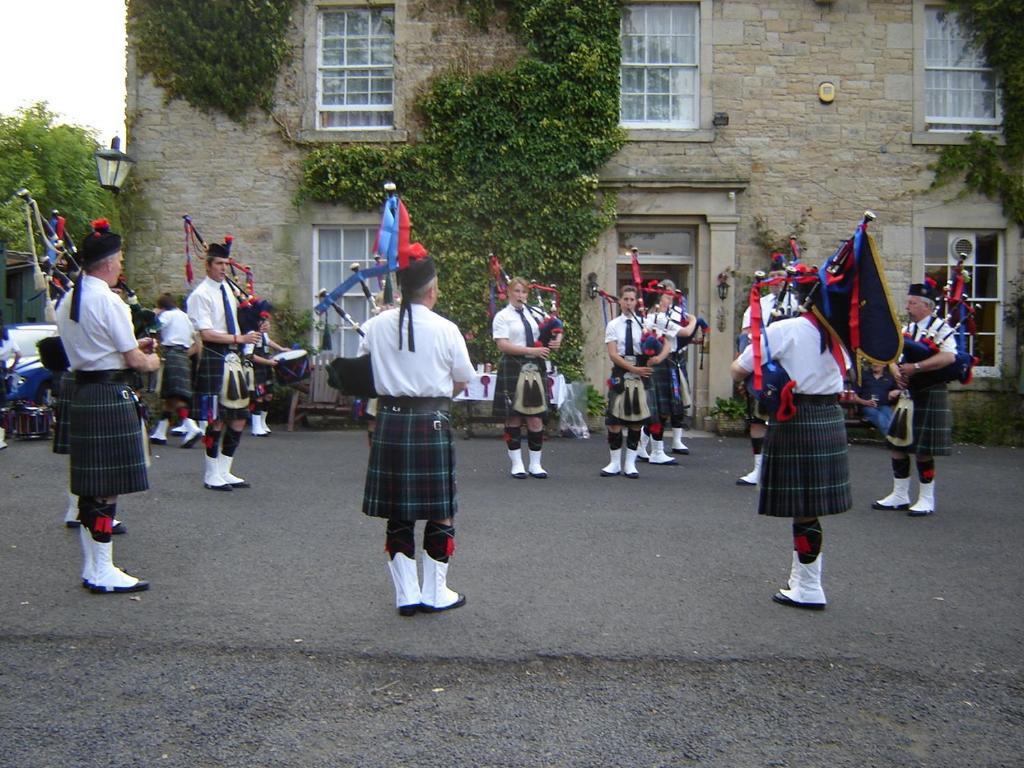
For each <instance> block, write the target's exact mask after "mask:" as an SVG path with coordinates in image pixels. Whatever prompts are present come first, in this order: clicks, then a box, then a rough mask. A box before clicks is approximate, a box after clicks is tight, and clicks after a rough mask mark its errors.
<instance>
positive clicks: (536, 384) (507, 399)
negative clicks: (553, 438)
mask: <svg viewBox="0 0 1024 768" xmlns="http://www.w3.org/2000/svg"><path fill="white" fill-rule="evenodd" d="M529 286H530V284H529V283H528V282H527V281H526V280H525V279H523V278H522V277H514V278H512V279H511V280H509V281H508V287H507V292H508V305H507V306H505V307H504V308H503V309H502V310H501V311H499V312H497V313H496V314H495V315H494V320H493V321H492V323H491V328H492V331H491V332H492V335H493V338H494V342H495V344H497V346H498V351H499V352H501V360H500V361H499V362H498V378H497V385H496V386H495V389H494V408H493V414H494V416H495V417H497V418H504V420H505V447H506V449H507V451H508V457H509V460H510V461H511V463H512V469H511V473H512V477H514V478H516V479H523V478H525V477H526V476H527V472H529V475H530V477H536V478H538V479H544V478H546V477H547V476H548V473H547V472H546V471H545V470H544V467H543V466H541V463H540V462H541V455H542V452H543V441H544V414H546V413H547V410H548V405H549V403H548V394H547V386H546V365H545V361H546V360H547V359H548V356H549V355H550V354H551V352H552V351H554V350H558V349H559V348H560V347H561V344H562V334H561V333H560V332H559V333H553V334H542V329H541V327H540V325H539V324H538V323H537V319H536V318H535V317H533V313H532V312H531V311H530V308H528V307H527V306H526V299H527V296H528V294H529ZM524 421H525V422H526V442H527V447H528V449H529V452H530V466H529V470H527V469H525V468H524V467H523V456H522V424H523V422H524Z"/></svg>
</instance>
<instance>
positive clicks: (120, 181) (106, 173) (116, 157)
mask: <svg viewBox="0 0 1024 768" xmlns="http://www.w3.org/2000/svg"><path fill="white" fill-rule="evenodd" d="M93 157H94V158H95V160H96V177H97V178H98V179H99V182H100V186H101V187H103V188H104V189H109V190H110V191H111V192H113V193H114V194H115V195H116V194H117V193H118V192H120V191H121V187H122V186H124V181H125V179H127V178H128V172H129V171H130V170H131V169H132V166H133V165H135V161H134V160H133V159H132V158H130V157H128V155H126V154H125V153H124V152H122V151H121V139H120V138H118V137H117V136H115V137H114V139H113V141H111V142H110V149H97V150H96V152H94V153H93Z"/></svg>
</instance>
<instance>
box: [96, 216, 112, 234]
mask: <svg viewBox="0 0 1024 768" xmlns="http://www.w3.org/2000/svg"><path fill="white" fill-rule="evenodd" d="M92 228H93V230H94V231H96V232H109V231H110V222H109V221H107V220H106V219H96V220H95V221H93V222H92Z"/></svg>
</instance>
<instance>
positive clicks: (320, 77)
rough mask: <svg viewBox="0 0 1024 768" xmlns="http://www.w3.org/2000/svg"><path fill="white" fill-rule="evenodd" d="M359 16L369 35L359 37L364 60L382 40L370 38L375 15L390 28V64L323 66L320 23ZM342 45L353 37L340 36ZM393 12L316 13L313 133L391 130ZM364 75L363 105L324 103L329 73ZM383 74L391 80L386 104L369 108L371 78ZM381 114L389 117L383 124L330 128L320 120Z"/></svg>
mask: <svg viewBox="0 0 1024 768" xmlns="http://www.w3.org/2000/svg"><path fill="white" fill-rule="evenodd" d="M350 14H355V15H362V16H366V17H367V19H366V20H367V28H368V30H369V32H368V33H367V34H366V35H365V36H359V37H364V38H365V44H366V50H367V56H369V55H370V52H371V51H372V49H373V43H374V41H375V40H378V41H379V40H380V39H381V37H382V36H380V35H374V34H373V28H374V16H377V15H379V16H380V18H381V19H382V21H383V22H384V23H385V24H386V25H388V26H390V28H391V35H390V39H391V60H390V61H389V62H388V63H387V64H381V63H376V64H373V63H370V62H369V61H367V62H366V63H365V64H364V63H358V64H347V63H341V64H325V63H324V20H325V17H326V16H329V15H345V16H347V15H350ZM340 39H341V40H342V41H348V40H355V39H357V36H355V35H352V36H349V35H342V36H341V38H340ZM343 50H347V47H346V46H344V44H343ZM394 51H395V10H394V8H365V7H347V6H324V7H322V8H319V9H318V11H317V23H316V127H317V130H321V131H332V132H335V131H367V130H388V129H391V128H393V127H394V123H395V59H394ZM362 72H366V73H367V80H368V81H369V83H368V85H367V97H368V101H367V103H358V104H356V103H354V104H326V103H325V102H324V79H325V76H329V75H330V74H331V73H344V74H346V75H347V74H348V73H362ZM384 73H387V74H389V75H390V80H391V93H390V98H389V101H388V102H387V103H386V104H372V103H369V96H370V95H372V93H373V90H372V88H373V81H374V79H375V75H377V76H379V75H381V74H384ZM382 113H385V114H387V115H388V116H389V119H388V120H387V121H386V123H375V122H370V121H365V122H360V123H359V124H354V125H344V126H332V125H325V124H324V123H325V120H324V117H325V116H326V115H330V114H339V115H340V114H347V115H353V116H359V115H367V116H369V115H371V114H382Z"/></svg>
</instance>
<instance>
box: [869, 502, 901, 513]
mask: <svg viewBox="0 0 1024 768" xmlns="http://www.w3.org/2000/svg"><path fill="white" fill-rule="evenodd" d="M871 508H872V509H880V510H882V511H883V512H893V511H895V510H901V509H910V502H909V501H908V502H907V503H906V504H897V505H896V506H895V507H890V506H889V505H888V504H879V503H878V502H877V501H873V502H871Z"/></svg>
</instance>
